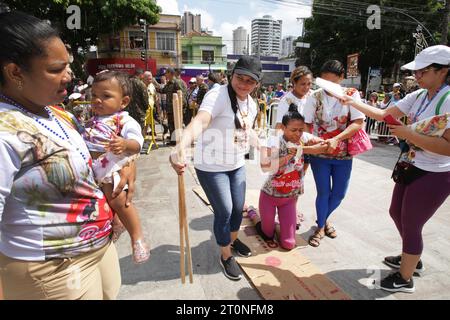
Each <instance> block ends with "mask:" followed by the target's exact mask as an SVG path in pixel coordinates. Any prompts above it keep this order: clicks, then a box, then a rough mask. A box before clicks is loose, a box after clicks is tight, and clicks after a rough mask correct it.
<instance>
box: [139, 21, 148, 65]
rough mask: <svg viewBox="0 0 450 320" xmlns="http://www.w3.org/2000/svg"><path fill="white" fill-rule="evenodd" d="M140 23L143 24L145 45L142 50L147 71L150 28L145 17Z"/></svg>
mask: <svg viewBox="0 0 450 320" xmlns="http://www.w3.org/2000/svg"><path fill="white" fill-rule="evenodd" d="M139 25H140V26H141V32H142V39H143V45H144V51H141V60H142V61H144V62H145V71H147V70H148V59H147V49H148V45H147V42H148V28H147V21H146V20H145V19H139Z"/></svg>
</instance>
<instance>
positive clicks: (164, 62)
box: [98, 14, 181, 68]
mask: <svg viewBox="0 0 450 320" xmlns="http://www.w3.org/2000/svg"><path fill="white" fill-rule="evenodd" d="M128 31H140V27H139V26H129V27H126V28H124V29H123V30H122V31H121V32H120V51H116V52H111V51H110V50H109V35H103V36H101V37H100V38H99V42H98V51H99V52H98V57H99V58H140V57H141V50H137V49H130V48H129V43H128V39H129V37H128ZM159 31H172V32H175V33H176V40H175V41H176V46H175V57H173V56H170V54H169V55H168V54H167V53H166V54H164V53H163V51H160V50H157V49H156V32H159ZM148 35H149V39H148V40H149V42H148V44H149V46H148V48H149V50H148V52H147V55H148V57H149V58H152V59H155V60H156V64H157V67H158V68H161V67H167V66H172V67H181V17H180V16H175V15H164V14H162V15H160V21H159V22H158V23H157V24H155V25H149V26H148Z"/></svg>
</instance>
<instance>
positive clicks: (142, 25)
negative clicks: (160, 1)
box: [139, 19, 147, 34]
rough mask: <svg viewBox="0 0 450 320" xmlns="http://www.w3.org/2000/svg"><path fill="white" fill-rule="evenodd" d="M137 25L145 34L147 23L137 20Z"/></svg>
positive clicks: (143, 20)
mask: <svg viewBox="0 0 450 320" xmlns="http://www.w3.org/2000/svg"><path fill="white" fill-rule="evenodd" d="M139 25H140V26H141V32H142V33H144V34H145V33H147V21H146V20H145V19H139Z"/></svg>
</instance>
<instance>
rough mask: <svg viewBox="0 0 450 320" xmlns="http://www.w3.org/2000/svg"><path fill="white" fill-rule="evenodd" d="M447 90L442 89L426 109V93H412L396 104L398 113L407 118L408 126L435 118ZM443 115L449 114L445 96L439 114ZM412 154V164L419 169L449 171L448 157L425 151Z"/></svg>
mask: <svg viewBox="0 0 450 320" xmlns="http://www.w3.org/2000/svg"><path fill="white" fill-rule="evenodd" d="M449 90H450V87H449V86H446V87H444V88H442V89H441V91H439V93H438V94H437V95H436V96H435V97H434V99H433V100H432V101H431V103H430V104H429V105H428V106H427V107H426V108H425V106H426V105H427V103H428V102H429V101H428V94H427V92H423V93H421V92H422V91H423V89H420V90H417V91H414V92H412V93H410V94H408V95H407V96H406V97H405V98H403V99H402V100H400V101H399V102H398V103H397V108H399V109H400V111H401V112H403V113H404V114H405V115H406V116H407V117H408V124H413V123H415V122H418V121H421V120H424V119H426V118H430V117H433V116H435V112H436V108H437V105H438V103H439V101H440V100H441V98H442V97H443V96H444V95H445V94H446V93H447V92H448V91H449ZM419 94H420V96H419ZM445 113H450V96H447V98H446V99H445V101H444V103H443V104H442V106H441V109H440V113H439V114H445ZM446 129H450V123H447V127H446ZM414 154H415V156H414V159H412V163H413V164H414V166H416V167H417V168H419V169H422V170H425V171H430V172H447V171H450V157H449V156H444V155H440V154H437V153H434V152H430V151H426V150H417V151H416V152H415V153H414Z"/></svg>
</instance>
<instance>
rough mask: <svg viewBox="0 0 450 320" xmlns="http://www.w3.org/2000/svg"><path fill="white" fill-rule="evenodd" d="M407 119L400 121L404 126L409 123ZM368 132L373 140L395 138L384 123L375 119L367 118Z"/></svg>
mask: <svg viewBox="0 0 450 320" xmlns="http://www.w3.org/2000/svg"><path fill="white" fill-rule="evenodd" d="M407 120H408V119H407V118H406V117H403V118H401V119H400V121H401V122H402V123H404V124H406V123H407ZM365 129H366V132H367V134H368V135H369V137H370V138H371V139H378V138H393V137H395V136H393V135H392V134H391V132H390V130H389V128H388V126H387V124H386V122H384V121H377V120H375V119H372V118H369V117H367V118H366V128H365Z"/></svg>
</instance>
